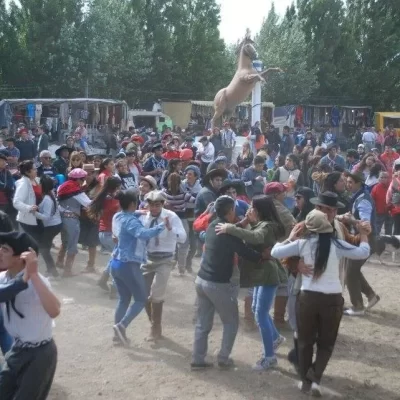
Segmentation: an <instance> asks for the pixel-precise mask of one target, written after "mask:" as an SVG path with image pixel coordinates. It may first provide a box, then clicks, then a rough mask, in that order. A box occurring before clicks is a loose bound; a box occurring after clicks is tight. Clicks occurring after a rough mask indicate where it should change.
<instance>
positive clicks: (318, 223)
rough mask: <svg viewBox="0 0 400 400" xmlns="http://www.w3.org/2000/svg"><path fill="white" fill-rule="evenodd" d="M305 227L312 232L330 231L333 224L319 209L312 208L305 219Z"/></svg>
mask: <svg viewBox="0 0 400 400" xmlns="http://www.w3.org/2000/svg"><path fill="white" fill-rule="evenodd" d="M305 225H306V228H307V229H308V230H309V231H310V232H313V233H332V232H333V226H332V224H331V223H330V222H329V221H328V218H327V217H326V214H324V213H323V212H322V211H319V210H312V211H311V212H310V213H308V215H307V217H306V220H305Z"/></svg>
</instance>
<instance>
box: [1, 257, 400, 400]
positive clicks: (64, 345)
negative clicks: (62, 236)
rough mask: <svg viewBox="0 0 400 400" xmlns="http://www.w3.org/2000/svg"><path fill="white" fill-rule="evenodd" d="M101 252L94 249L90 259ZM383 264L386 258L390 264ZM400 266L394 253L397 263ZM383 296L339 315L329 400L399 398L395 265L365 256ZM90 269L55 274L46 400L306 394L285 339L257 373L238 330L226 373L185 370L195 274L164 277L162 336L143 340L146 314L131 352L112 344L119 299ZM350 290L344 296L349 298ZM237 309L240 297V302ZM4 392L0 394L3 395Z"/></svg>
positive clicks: (327, 381)
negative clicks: (62, 276) (269, 364)
mask: <svg viewBox="0 0 400 400" xmlns="http://www.w3.org/2000/svg"><path fill="white" fill-rule="evenodd" d="M86 260H87V253H86V252H85V251H81V254H80V255H79V256H78V262H77V265H76V267H75V268H76V270H81V269H83V266H84V263H85V261H86ZM107 260H108V257H107V256H104V255H102V254H100V253H98V259H97V266H98V268H99V269H100V268H101V267H102V266H103V265H105V264H106V262H107ZM389 264H390V263H389ZM398 264H400V260H399V263H398ZM363 270H364V273H365V274H366V277H367V279H368V281H369V282H370V283H371V284H372V285H373V287H374V288H375V290H376V292H377V293H379V294H380V295H381V298H382V300H381V302H380V303H379V304H378V305H377V306H376V308H374V309H373V310H372V311H371V312H369V313H368V315H366V316H365V317H353V318H352V319H350V318H349V317H344V319H343V320H342V324H341V328H340V333H339V338H338V341H337V343H336V348H335V352H334V355H333V358H332V360H331V362H330V364H329V366H328V368H327V371H326V375H325V377H324V380H323V382H322V385H323V388H324V397H325V398H327V399H336V398H341V399H363V400H377V399H382V400H383V399H384V400H390V399H400V305H399V301H398V294H399V284H398V282H399V278H400V267H399V266H395V265H388V266H381V265H379V264H378V263H374V262H370V263H368V264H367V265H366V266H365V267H364V268H363ZM96 279H97V276H95V275H81V276H78V277H76V278H72V279H70V280H60V281H52V282H53V287H54V289H55V291H56V292H57V294H58V295H59V297H60V299H61V300H62V302H63V307H62V314H61V316H60V317H59V318H58V319H57V322H56V327H55V339H56V342H57V345H58V349H59V362H58V368H57V374H56V379H55V382H54V385H53V388H52V391H51V394H50V396H49V399H51V400H83V399H86V400H91V399H99V398H103V399H113V400H120V399H121V400H122V399H123V400H127V399H135V400H148V399H149V400H150V399H151V400H173V399H190V400H196V399H206V400H210V399H217V398H218V399H219V400H228V399H229V400H242V399H246V400H258V399H271V400H278V399H279V400H295V399H301V398H306V397H307V396H306V395H303V394H300V393H299V392H298V390H297V388H296V384H297V377H296V374H295V372H294V370H293V368H292V367H291V366H290V364H289V363H288V362H287V361H286V354H287V352H288V350H289V344H291V334H290V333H289V332H285V333H284V335H285V336H286V337H287V338H288V341H287V343H286V344H285V345H283V346H282V347H281V348H280V349H279V350H278V357H279V366H278V368H277V369H276V370H273V371H269V372H263V373H257V372H253V371H251V366H252V365H253V364H254V363H255V361H256V360H257V357H258V356H259V354H260V353H261V344H260V338H259V334H258V332H246V331H245V330H244V329H243V326H241V327H240V330H239V333H238V336H237V339H236V343H235V347H234V350H233V354H232V356H233V358H234V359H235V362H236V364H237V368H236V369H235V370H233V371H219V370H217V369H214V370H211V371H203V372H191V371H190V368H189V364H190V359H191V357H190V356H191V347H192V340H193V332H194V327H193V325H192V317H193V303H194V286H193V281H194V275H193V276H185V277H177V276H175V273H174V272H173V273H172V274H171V278H170V281H169V287H168V295H167V300H166V303H165V307H164V318H163V321H164V325H163V327H164V332H163V333H164V336H165V339H164V340H162V341H161V342H160V343H159V344H158V345H157V346H154V345H152V344H150V343H148V342H146V341H145V338H146V336H147V334H148V332H149V322H148V319H147V317H146V316H145V313H144V312H143V313H142V314H141V315H140V316H139V317H138V318H137V319H136V320H135V321H134V322H133V323H132V325H131V326H130V327H129V329H128V331H127V333H128V336H129V337H130V338H131V339H132V346H131V348H129V349H125V348H121V347H114V346H113V345H112V342H111V338H112V334H113V333H112V323H113V315H114V308H115V303H116V300H110V299H108V297H107V295H106V294H105V293H104V292H102V291H101V289H99V288H98V287H97V286H96V285H95V281H96ZM347 299H348V297H347V296H346V300H347ZM240 307H241V310H243V302H240ZM220 340H221V324H220V321H219V318H218V317H216V318H215V325H214V329H213V331H212V333H211V335H210V338H209V356H210V357H209V358H210V360H215V355H216V352H217V351H218V349H219V344H220ZM0 397H1V396H0Z"/></svg>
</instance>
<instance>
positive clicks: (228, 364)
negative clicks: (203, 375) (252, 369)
mask: <svg viewBox="0 0 400 400" xmlns="http://www.w3.org/2000/svg"><path fill="white" fill-rule="evenodd" d="M218 368H219V369H221V370H224V371H227V370H229V369H232V368H235V362H234V361H233V360H232V358H228V359H227V360H226V361H218Z"/></svg>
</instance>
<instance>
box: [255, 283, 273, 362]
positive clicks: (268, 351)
mask: <svg viewBox="0 0 400 400" xmlns="http://www.w3.org/2000/svg"><path fill="white" fill-rule="evenodd" d="M277 288H278V286H257V287H255V288H254V293H253V306H252V309H253V313H254V316H255V319H256V322H257V325H258V327H259V329H260V334H261V338H262V341H263V346H264V357H274V355H275V353H274V341H275V340H276V339H278V337H279V332H278V331H277V329H276V328H275V324H274V321H273V320H272V318H271V317H270V315H269V311H270V309H271V307H272V304H273V302H274V298H275V294H276V290H277Z"/></svg>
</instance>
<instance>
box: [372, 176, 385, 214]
mask: <svg viewBox="0 0 400 400" xmlns="http://www.w3.org/2000/svg"><path fill="white" fill-rule="evenodd" d="M388 189H389V186H385V185H383V184H382V183H377V184H376V185H375V186H374V187H373V188H372V191H371V196H372V198H373V199H374V202H375V209H376V213H377V214H379V215H382V214H387V212H388V207H387V204H386V194H387V191H388Z"/></svg>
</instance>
